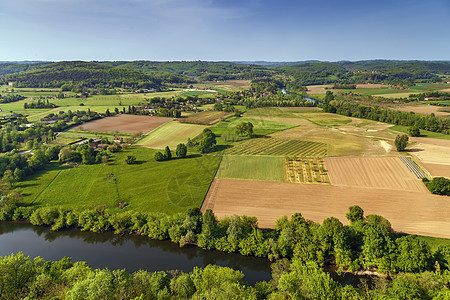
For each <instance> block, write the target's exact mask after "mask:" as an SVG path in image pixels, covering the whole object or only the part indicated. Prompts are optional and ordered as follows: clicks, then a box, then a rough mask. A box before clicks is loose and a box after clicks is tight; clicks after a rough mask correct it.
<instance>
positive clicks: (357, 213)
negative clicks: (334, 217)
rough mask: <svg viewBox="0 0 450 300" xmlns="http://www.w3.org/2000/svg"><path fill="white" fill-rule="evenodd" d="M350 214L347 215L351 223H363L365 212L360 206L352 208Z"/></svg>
mask: <svg viewBox="0 0 450 300" xmlns="http://www.w3.org/2000/svg"><path fill="white" fill-rule="evenodd" d="M348 210H349V211H348V213H347V214H346V215H345V217H346V218H347V220H349V221H350V223H353V222H357V221H362V220H363V219H364V210H363V209H362V208H361V207H359V206H358V205H354V206H350V208H349V209H348Z"/></svg>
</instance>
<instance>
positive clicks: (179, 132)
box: [136, 121, 207, 150]
mask: <svg viewBox="0 0 450 300" xmlns="http://www.w3.org/2000/svg"><path fill="white" fill-rule="evenodd" d="M205 128H207V126H205V125H196V124H185V123H180V122H177V121H172V122H168V123H166V124H164V125H163V126H161V127H159V128H158V129H156V130H154V131H152V132H151V133H150V134H148V135H147V136H145V137H144V138H142V139H141V140H139V141H138V142H137V143H136V145H140V146H144V147H148V148H155V149H164V148H165V147H166V146H169V147H170V148H171V149H172V150H175V147H176V146H177V145H178V144H180V143H183V144H185V143H186V142H187V140H188V138H193V137H195V136H197V135H199V134H200V133H201V132H202V131H203V129H205Z"/></svg>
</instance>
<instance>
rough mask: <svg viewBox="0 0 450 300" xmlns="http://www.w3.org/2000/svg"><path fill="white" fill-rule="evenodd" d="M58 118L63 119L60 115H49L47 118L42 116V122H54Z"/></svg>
mask: <svg viewBox="0 0 450 300" xmlns="http://www.w3.org/2000/svg"><path fill="white" fill-rule="evenodd" d="M57 120H61V118H60V117H47V118H41V122H45V123H47V124H53V123H55V122H56V121H57Z"/></svg>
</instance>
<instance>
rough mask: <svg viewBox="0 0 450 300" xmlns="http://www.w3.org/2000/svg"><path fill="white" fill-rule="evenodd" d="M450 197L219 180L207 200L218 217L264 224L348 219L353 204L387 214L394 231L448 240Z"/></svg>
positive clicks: (390, 191)
mask: <svg viewBox="0 0 450 300" xmlns="http://www.w3.org/2000/svg"><path fill="white" fill-rule="evenodd" d="M447 198H448V197H443V196H437V195H432V194H430V193H425V192H411V191H409V192H407V191H400V190H389V189H368V188H360V187H346V186H330V185H319V184H298V183H280V182H267V181H248V180H233V179H215V180H214V183H213V185H212V186H211V188H210V190H209V192H208V195H207V197H206V199H205V201H204V203H203V206H202V210H203V211H204V210H205V209H207V208H209V209H212V210H213V211H214V213H215V214H216V215H217V216H219V217H224V216H231V215H234V214H237V215H244V214H245V215H248V216H256V217H257V218H258V223H259V225H260V226H261V227H271V228H273V227H274V226H275V221H276V220H277V219H278V218H280V217H282V216H283V215H288V216H290V215H292V214H293V213H295V212H301V213H302V215H303V216H304V217H305V218H307V219H309V220H313V221H316V222H322V221H323V220H324V219H325V218H328V217H331V216H334V217H337V218H339V219H340V220H341V221H342V222H344V223H347V221H346V218H345V214H346V213H347V211H348V207H350V206H352V205H355V204H357V205H359V206H361V207H362V208H363V209H364V211H365V214H366V215H368V214H378V215H381V216H384V217H386V218H387V219H388V220H389V221H390V222H391V224H392V226H393V228H394V230H396V231H403V232H407V233H411V234H420V235H428V236H435V237H443V238H450V206H449V205H448V199H447Z"/></svg>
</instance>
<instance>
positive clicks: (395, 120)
mask: <svg viewBox="0 0 450 300" xmlns="http://www.w3.org/2000/svg"><path fill="white" fill-rule="evenodd" d="M322 108H323V110H324V111H325V112H329V113H337V114H340V115H344V116H349V117H356V118H362V119H369V120H373V121H379V122H384V123H391V124H397V125H403V126H411V127H415V128H420V129H424V130H429V131H433V132H440V133H444V134H450V119H449V118H437V117H436V116H435V115H434V114H431V115H421V114H416V113H413V112H403V111H398V110H392V109H386V108H381V107H379V106H370V105H364V104H359V103H354V102H350V101H345V100H331V101H329V102H328V103H325V104H323V105H322Z"/></svg>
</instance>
